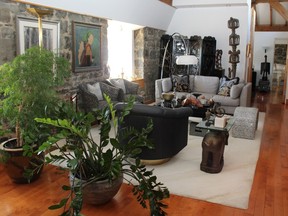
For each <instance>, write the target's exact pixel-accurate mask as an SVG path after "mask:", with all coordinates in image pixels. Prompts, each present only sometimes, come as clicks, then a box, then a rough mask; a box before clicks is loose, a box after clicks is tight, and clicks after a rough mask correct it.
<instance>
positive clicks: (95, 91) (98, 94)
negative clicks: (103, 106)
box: [87, 82, 103, 100]
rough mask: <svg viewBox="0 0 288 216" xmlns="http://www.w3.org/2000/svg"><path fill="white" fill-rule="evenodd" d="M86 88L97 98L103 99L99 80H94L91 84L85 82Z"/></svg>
mask: <svg viewBox="0 0 288 216" xmlns="http://www.w3.org/2000/svg"><path fill="white" fill-rule="evenodd" d="M87 89H88V91H89V92H91V93H92V94H94V95H95V96H96V97H97V98H98V100H103V95H102V91H101V88H100V84H99V82H96V83H94V84H93V85H90V84H87Z"/></svg>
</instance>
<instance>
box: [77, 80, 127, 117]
mask: <svg viewBox="0 0 288 216" xmlns="http://www.w3.org/2000/svg"><path fill="white" fill-rule="evenodd" d="M104 93H105V94H106V95H108V96H109V97H110V98H111V100H112V102H113V103H114V104H116V103H118V102H123V101H124V92H123V90H122V89H120V88H117V87H114V86H111V85H107V84H105V83H103V82H96V83H94V84H87V83H85V84H81V85H79V86H78V92H77V106H78V108H79V110H81V111H84V112H86V113H88V112H91V111H93V110H94V109H103V108H104V107H105V106H107V102H106V100H105V99H104V97H103V94H104Z"/></svg>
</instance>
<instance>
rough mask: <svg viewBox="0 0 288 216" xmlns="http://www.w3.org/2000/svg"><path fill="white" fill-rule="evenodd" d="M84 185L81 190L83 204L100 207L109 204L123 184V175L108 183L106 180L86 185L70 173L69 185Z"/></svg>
mask: <svg viewBox="0 0 288 216" xmlns="http://www.w3.org/2000/svg"><path fill="white" fill-rule="evenodd" d="M81 181H82V184H83V185H84V186H83V188H82V194H83V202H84V203H88V204H92V205H102V204H105V203H107V202H109V201H110V200H111V199H112V198H113V197H114V196H115V195H116V194H117V192H118V191H119V189H120V187H121V185H122V183H123V175H119V176H118V178H116V179H114V180H112V181H109V180H108V179H105V180H101V181H92V182H90V183H87V181H85V180H81V179H79V178H77V177H75V176H74V175H73V174H72V173H70V185H73V184H74V185H76V184H80V183H81Z"/></svg>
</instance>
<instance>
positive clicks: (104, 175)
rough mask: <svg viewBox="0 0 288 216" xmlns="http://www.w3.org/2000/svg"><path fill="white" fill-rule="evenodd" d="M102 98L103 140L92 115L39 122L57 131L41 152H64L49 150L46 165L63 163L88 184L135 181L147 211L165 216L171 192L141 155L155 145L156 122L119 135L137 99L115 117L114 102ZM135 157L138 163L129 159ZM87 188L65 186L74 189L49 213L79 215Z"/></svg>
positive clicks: (78, 185) (101, 123)
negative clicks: (95, 133)
mask: <svg viewBox="0 0 288 216" xmlns="http://www.w3.org/2000/svg"><path fill="white" fill-rule="evenodd" d="M104 97H105V99H106V101H107V102H108V107H106V108H104V109H103V110H98V111H97V114H96V116H97V119H98V121H99V122H100V132H99V134H100V140H98V141H95V140H94V139H93V138H92V137H91V136H90V133H89V131H90V129H91V123H92V122H93V121H94V119H93V117H92V114H87V115H85V114H82V113H79V112H77V113H71V112H70V111H69V112H68V113H70V114H69V115H67V114H66V117H67V116H70V117H69V118H65V119H51V118H36V119H35V120H36V121H37V122H38V123H41V124H45V125H49V126H51V127H52V128H53V131H54V133H53V134H51V135H50V136H49V138H48V139H47V141H45V142H44V143H43V144H42V145H41V146H40V147H39V149H38V153H41V152H47V151H48V152H49V151H50V149H52V148H53V149H55V148H57V149H58V150H59V152H60V154H59V153H56V154H54V153H53V151H50V153H49V156H47V157H46V163H54V162H57V163H61V162H65V163H66V164H67V167H68V170H69V171H70V172H71V173H73V174H74V175H75V174H76V175H77V176H78V177H79V178H80V179H84V180H86V181H87V182H88V183H87V184H89V183H91V182H94V181H98V180H103V179H109V180H113V179H115V178H117V177H118V176H120V175H123V174H126V175H127V176H128V177H129V180H130V179H131V177H132V179H134V180H136V182H137V184H135V185H134V189H133V193H134V195H135V196H136V197H137V200H138V202H139V203H140V204H141V205H142V206H143V207H144V208H147V207H148V206H149V208H150V212H151V215H155V216H160V215H165V214H166V213H165V212H164V210H163V208H166V207H167V206H166V205H165V204H164V203H163V201H162V200H163V199H165V198H168V197H169V191H168V189H167V188H166V187H165V186H163V184H162V183H161V182H158V181H157V177H156V176H154V175H153V171H152V170H147V169H146V167H145V166H144V165H142V164H141V163H140V160H139V158H138V157H137V155H138V154H139V153H140V152H141V147H144V146H145V147H149V148H152V147H153V144H152V143H151V141H150V140H149V139H148V138H147V136H148V134H149V133H150V132H151V131H152V129H153V124H152V120H151V121H150V122H149V123H148V125H147V127H146V128H143V129H142V130H141V131H137V130H135V129H134V128H126V129H125V130H123V131H122V130H121V133H120V132H118V131H117V128H118V124H122V123H123V121H124V119H125V116H127V115H129V113H130V110H131V109H132V107H133V104H134V98H132V97H131V98H130V99H129V102H128V103H127V106H126V107H125V109H124V111H123V112H121V116H118V117H117V116H116V111H115V109H114V107H113V104H112V102H111V99H110V98H109V97H108V96H106V95H105V96H104ZM59 110H63V109H59ZM72 116H73V118H72ZM112 130H113V131H112ZM113 132H114V133H113ZM120 136H121V139H122V138H123V137H124V138H125V140H126V138H129V139H127V140H128V141H127V143H125V144H124V145H123V144H121V143H120V141H119V140H120ZM63 138H65V139H66V142H65V144H64V145H63V144H62V145H60V142H59V141H61V140H62V141H63ZM131 157H132V158H134V159H135V160H131ZM129 180H128V179H127V181H129ZM130 183H131V184H132V182H130ZM84 186H85V185H84V184H79V183H76V182H73V183H72V185H71V188H70V187H68V186H64V187H63V190H69V189H71V190H70V194H69V196H68V197H65V198H64V199H62V200H61V201H60V203H59V204H57V205H53V206H51V207H50V209H58V208H62V207H64V210H63V214H62V215H69V216H70V215H80V212H81V209H82V201H83V200H82V187H84ZM147 202H148V203H149V205H148V204H147Z"/></svg>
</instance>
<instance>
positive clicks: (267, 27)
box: [255, 25, 288, 32]
mask: <svg viewBox="0 0 288 216" xmlns="http://www.w3.org/2000/svg"><path fill="white" fill-rule="evenodd" d="M255 31H266V32H267V31H274V32H284V31H288V26H287V25H272V26H271V25H256V26H255Z"/></svg>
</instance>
